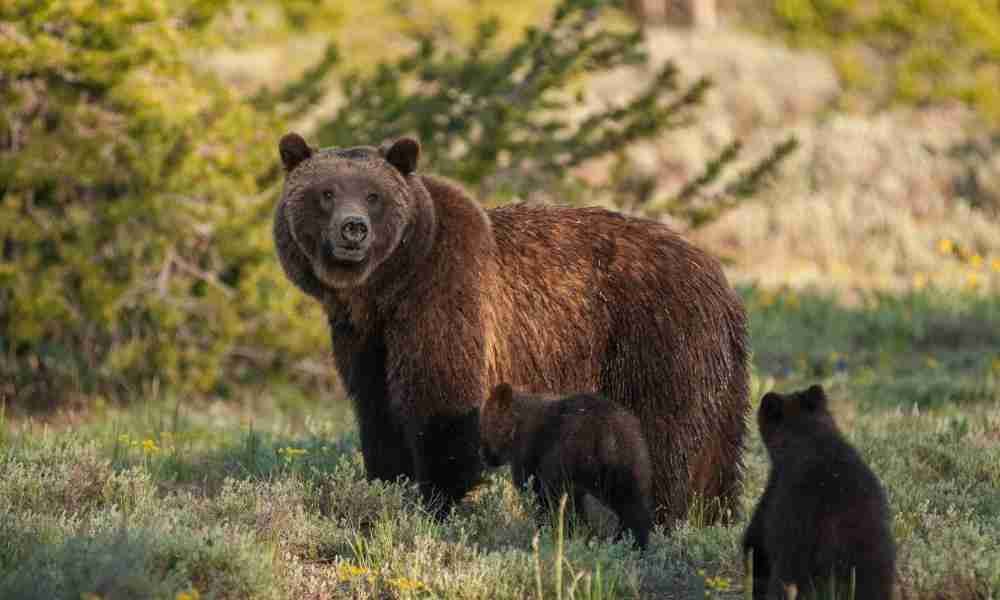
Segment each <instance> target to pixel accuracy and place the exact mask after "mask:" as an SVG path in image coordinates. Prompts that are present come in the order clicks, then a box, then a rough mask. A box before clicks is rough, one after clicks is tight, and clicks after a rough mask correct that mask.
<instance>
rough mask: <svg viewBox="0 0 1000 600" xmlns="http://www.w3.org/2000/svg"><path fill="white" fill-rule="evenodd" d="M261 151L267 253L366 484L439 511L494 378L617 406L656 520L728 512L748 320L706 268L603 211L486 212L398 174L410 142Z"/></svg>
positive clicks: (456, 193)
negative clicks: (635, 428) (388, 487)
mask: <svg viewBox="0 0 1000 600" xmlns="http://www.w3.org/2000/svg"><path fill="white" fill-rule="evenodd" d="M279 151H280V154H281V159H282V162H283V163H284V166H285V170H286V176H285V185H284V190H283V192H282V197H281V201H280V203H279V205H278V207H277V210H276V213H275V221H274V237H275V243H276V245H277V251H278V256H279V258H280V260H281V264H282V267H283V268H284V270H285V273H286V274H287V276H288V277H289V279H291V280H292V282H294V283H295V284H296V285H297V286H298V287H299V288H301V289H302V290H303V291H305V292H306V293H308V294H310V295H312V296H313V297H315V298H316V299H318V300H319V301H320V302H321V303H322V305H323V308H324V309H325V311H326V314H327V315H328V319H329V323H330V330H331V335H332V338H333V351H334V358H335V362H336V365H337V369H338V370H339V372H340V375H341V377H342V379H343V381H344V383H345V386H346V388H347V390H348V393H349V394H350V396H351V397H352V399H353V402H354V407H355V410H356V414H357V419H358V425H359V429H360V435H361V447H362V448H361V449H362V453H363V454H364V461H365V469H366V472H367V476H368V477H369V478H370V479H371V478H378V479H388V480H392V479H395V478H396V477H398V476H399V475H406V476H408V477H409V478H411V479H414V480H416V481H417V482H419V484H420V486H421V489H422V490H423V493H424V494H425V496H426V497H427V498H428V499H429V498H430V497H431V495H432V494H433V493H434V492H438V493H439V494H440V495H441V496H442V497H443V499H444V503H443V504H442V505H441V509H442V511H446V510H447V509H448V508H449V506H450V505H451V504H452V503H453V502H455V501H456V500H459V499H460V498H461V497H462V496H464V494H465V493H466V492H467V491H468V490H469V489H470V488H471V487H472V486H473V485H474V484H475V483H476V482H477V481H478V480H479V478H480V476H481V472H482V464H481V462H480V458H479V440H478V431H477V430H478V427H477V424H476V413H477V412H478V411H476V410H475V409H476V408H477V407H478V406H479V405H480V404H481V403H482V402H483V400H484V399H485V398H486V396H487V394H489V391H490V390H491V389H492V387H493V386H494V385H496V384H498V383H500V382H503V381H506V382H510V383H512V384H513V385H515V386H517V387H518V388H519V389H522V390H524V391H525V392H529V393H545V392H552V393H557V392H563V391H570V390H576V391H596V392H600V393H603V394H604V395H606V396H608V397H609V398H611V399H612V400H614V401H617V402H620V403H622V404H623V405H625V406H627V407H628V408H629V409H631V410H632V411H633V412H634V413H635V414H636V415H637V416H638V417H639V418H640V420H641V421H642V424H643V433H644V435H645V437H646V440H647V442H648V444H649V450H650V454H651V456H652V461H653V497H654V502H655V504H656V505H657V519H658V520H659V521H661V522H667V521H668V519H667V517H675V518H682V517H684V515H685V514H686V512H687V508H688V504H689V502H690V501H691V499H692V497H693V496H694V495H698V496H700V497H702V498H703V499H705V500H706V501H707V505H708V506H709V507H715V508H735V506H736V501H737V499H738V496H739V493H740V490H741V475H742V460H741V455H742V448H743V440H744V436H745V433H746V424H745V421H744V415H745V413H746V410H747V406H748V404H747V394H748V388H747V365H746V362H747V333H746V314H745V312H744V309H743V306H742V303H741V302H740V299H739V297H738V296H737V295H736V293H735V292H734V291H733V289H732V288H731V287H730V286H729V285H728V283H727V282H726V278H725V275H724V274H723V272H722V269H721V268H720V266H719V263H718V262H717V261H716V260H715V259H714V258H712V257H711V256H710V255H708V254H707V253H705V252H703V251H702V250H699V249H698V248H695V247H694V246H692V245H691V244H689V243H688V242H686V241H684V240H683V239H681V238H680V237H679V236H678V235H677V234H675V233H674V232H672V231H670V230H669V229H668V228H667V227H665V226H663V225H661V224H659V223H655V222H653V221H649V220H644V219H638V218H629V217H626V216H623V215H621V214H618V213H616V212H612V211H607V210H603V209H597V208H566V207H554V206H528V205H523V204H521V205H514V206H505V207H502V208H496V209H492V210H489V211H484V210H483V209H482V208H481V207H480V206H479V205H478V204H477V203H476V202H474V201H473V200H472V199H471V198H469V196H468V195H467V194H466V193H465V192H464V191H462V190H461V189H460V188H459V187H458V186H457V185H455V184H454V183H451V182H449V181H447V180H445V179H442V178H439V177H434V176H430V175H422V174H419V173H417V172H416V167H417V159H418V156H419V153H420V146H419V144H418V142H417V141H416V140H413V139H412V138H401V139H399V140H396V141H395V142H391V143H386V144H383V145H382V146H381V147H379V148H376V147H373V146H359V147H354V148H347V149H333V148H327V149H322V150H320V149H316V148H312V147H310V146H309V145H308V144H307V143H306V142H305V140H303V139H302V138H301V137H300V136H299V135H297V134H294V133H290V134H287V135H285V136H284V137H283V138H282V139H281V142H280V144H279ZM717 512H718V511H717Z"/></svg>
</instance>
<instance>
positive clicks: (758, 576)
mask: <svg viewBox="0 0 1000 600" xmlns="http://www.w3.org/2000/svg"><path fill="white" fill-rule="evenodd" d="M757 420H758V425H759V427H760V433H761V437H762V438H763V440H764V444H765V446H766V447H767V451H768V454H769V456H770V458H771V472H770V476H769V478H768V481H767V487H766V488H765V490H764V495H763V496H762V497H761V499H760V502H759V503H758V504H757V508H756V510H755V511H754V514H753V518H752V519H751V521H750V525H749V526H748V527H747V530H746V532H745V534H744V538H743V552H744V555H746V553H747V552H748V551H749V550H750V549H753V575H754V598H755V599H762V598H768V599H776V598H785V595H784V592H783V590H784V588H785V586H788V585H792V584H794V585H795V586H796V588H797V589H798V598H799V599H800V600H802V599H804V598H816V597H817V595H816V594H817V591H816V587H820V588H821V589H824V586H829V585H830V581H831V578H833V579H835V581H836V583H835V585H836V588H837V589H838V590H841V591H842V592H846V590H847V589H848V587H849V585H850V577H851V568H852V567H853V568H855V570H856V573H855V577H856V594H855V596H854V598H855V599H856V600H888V599H889V598H891V597H892V589H893V579H894V573H895V559H896V551H895V544H894V541H893V539H892V533H891V531H890V529H889V508H888V504H887V501H886V496H885V491H884V490H883V488H882V484H881V483H880V482H879V479H878V477H876V476H875V474H874V473H873V472H872V470H871V469H870V468H869V467H868V466H867V465H866V464H865V462H864V461H863V460H862V458H861V456H860V455H859V454H858V453H857V451H856V450H855V449H854V448H853V447H851V445H850V444H849V443H848V442H847V441H846V440H845V439H844V437H843V435H841V433H840V431H839V430H838V428H837V425H836V423H835V422H834V419H833V416H832V415H831V414H830V412H829V410H828V408H827V398H826V394H825V392H824V390H823V388H822V387H821V386H818V385H814V386H812V387H810V388H808V389H806V390H802V391H799V392H795V393H792V394H777V393H773V392H771V393H768V394H766V395H765V396H764V397H763V398H762V399H761V404H760V409H759V410H758V416H757ZM831 576H832V577H831ZM822 597H826V596H822ZM844 597H846V596H844Z"/></svg>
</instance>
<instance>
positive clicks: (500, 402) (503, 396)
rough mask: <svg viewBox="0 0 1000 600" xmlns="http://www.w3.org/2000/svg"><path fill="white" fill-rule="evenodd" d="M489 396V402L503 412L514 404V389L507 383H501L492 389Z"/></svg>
mask: <svg viewBox="0 0 1000 600" xmlns="http://www.w3.org/2000/svg"><path fill="white" fill-rule="evenodd" d="M490 396H491V398H490V402H491V403H492V404H493V405H494V406H495V407H497V408H499V409H500V410H505V409H506V408H508V407H509V406H510V405H511V403H512V402H514V388H512V387H511V386H510V384H509V383H501V384H500V385H498V386H496V387H495V388H493V393H492V394H490Z"/></svg>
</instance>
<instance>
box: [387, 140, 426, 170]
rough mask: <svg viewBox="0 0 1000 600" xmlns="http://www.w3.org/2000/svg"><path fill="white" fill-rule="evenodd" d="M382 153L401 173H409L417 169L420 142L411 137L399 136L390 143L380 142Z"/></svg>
mask: <svg viewBox="0 0 1000 600" xmlns="http://www.w3.org/2000/svg"><path fill="white" fill-rule="evenodd" d="M379 149H380V150H381V151H382V155H383V156H385V160H386V161H388V162H389V164H390V165H392V166H394V167H396V170H397V171H399V172H400V173H402V174H403V175H409V174H410V173H412V172H414V171H416V170H417V161H418V160H420V142H418V141H417V140H415V139H413V138H411V137H401V138H399V139H398V140H395V141H393V142H392V143H388V142H386V143H385V144H382V146H381V148H379Z"/></svg>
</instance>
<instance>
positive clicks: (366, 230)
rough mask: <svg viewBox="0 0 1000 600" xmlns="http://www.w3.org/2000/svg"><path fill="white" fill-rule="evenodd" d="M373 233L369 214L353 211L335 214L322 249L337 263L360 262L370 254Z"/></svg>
mask: <svg viewBox="0 0 1000 600" xmlns="http://www.w3.org/2000/svg"><path fill="white" fill-rule="evenodd" d="M373 233H374V232H373V231H372V225H371V220H370V219H369V218H368V215H365V214H363V213H358V212H353V211H352V212H349V213H347V214H342V215H334V217H333V219H332V220H331V222H330V226H329V228H328V229H327V230H326V234H325V235H324V236H323V238H324V239H323V247H322V249H321V251H322V252H323V254H325V255H326V257H327V259H330V260H332V261H333V262H335V263H360V262H362V261H364V260H365V258H366V256H367V255H368V247H369V246H370V245H371V242H372V237H373V236H372V234H373Z"/></svg>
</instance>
